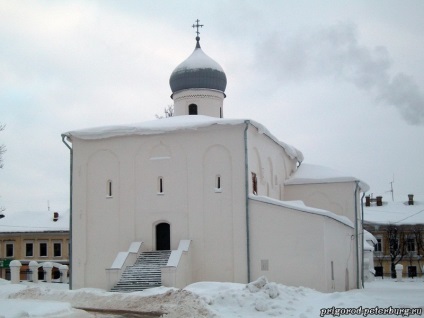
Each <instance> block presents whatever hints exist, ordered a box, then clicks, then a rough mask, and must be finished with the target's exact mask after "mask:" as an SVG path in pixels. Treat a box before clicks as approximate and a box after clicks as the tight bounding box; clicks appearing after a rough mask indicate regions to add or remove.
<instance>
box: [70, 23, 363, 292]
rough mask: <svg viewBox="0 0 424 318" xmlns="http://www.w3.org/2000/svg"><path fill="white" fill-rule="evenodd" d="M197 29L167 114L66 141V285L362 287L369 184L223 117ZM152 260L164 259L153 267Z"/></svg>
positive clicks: (219, 85) (216, 69) (217, 78)
mask: <svg viewBox="0 0 424 318" xmlns="http://www.w3.org/2000/svg"><path fill="white" fill-rule="evenodd" d="M196 27H197V37H196V47H195V49H194V52H193V53H192V54H191V55H190V56H189V57H188V58H187V59H186V60H185V61H183V62H182V63H181V64H180V65H178V66H177V68H176V69H175V70H174V71H173V72H172V74H171V77H170V81H169V82H170V87H171V90H172V95H171V97H172V99H173V101H174V115H173V116H172V117H168V118H163V119H156V120H152V121H147V122H143V123H140V124H137V125H118V126H110V127H99V128H91V129H84V130H77V131H70V132H67V133H64V134H63V135H62V139H63V142H64V143H65V144H66V146H67V147H68V148H69V149H70V154H71V159H70V161H71V264H70V266H71V273H72V274H71V288H72V289H77V288H82V287H95V288H103V289H107V290H111V289H112V290H113V289H114V288H115V290H119V288H116V286H118V287H119V286H122V288H124V287H125V286H126V288H127V290H129V289H128V288H129V287H128V286H130V287H131V286H132V287H133V288H134V289H133V290H137V286H142V285H143V284H144V285H143V286H144V287H143V288H145V287H146V284H147V287H149V286H151V287H153V286H158V285H164V286H174V287H179V288H182V287H184V286H186V285H188V284H191V283H193V282H199V281H218V282H238V283H248V282H251V281H254V280H256V279H257V278H259V277H261V276H266V277H267V279H268V280H269V281H274V282H277V283H282V284H286V285H292V286H306V287H311V288H314V289H317V290H319V291H325V292H331V291H345V290H349V289H353V288H361V286H362V275H363V273H362V253H363V250H362V244H363V242H362V235H363V230H362V226H361V224H362V219H361V217H362V207H361V202H362V199H361V198H362V197H363V193H364V192H365V191H368V186H367V185H366V184H365V183H364V182H362V181H361V180H358V179H357V178H354V177H351V176H347V175H344V174H341V173H339V172H336V171H334V170H332V169H329V168H323V167H320V166H315V165H308V164H302V161H303V154H302V153H301V152H300V151H299V150H298V149H296V148H295V147H293V146H290V145H288V144H285V143H284V142H282V141H280V140H278V138H277V137H276V136H274V135H272V133H270V132H269V131H268V130H267V129H266V128H265V127H264V126H262V125H261V124H260V123H258V122H255V121H253V120H249V119H226V118H223V114H224V111H223V109H224V99H225V97H226V95H225V88H226V84H227V79H226V75H225V73H224V71H223V68H222V67H221V66H220V65H219V64H218V63H217V62H215V61H214V60H213V59H211V58H210V57H209V56H207V55H206V54H205V53H204V52H203V50H202V48H201V47H200V38H199V32H198V27H199V24H198V21H197V25H196ZM155 255H156V256H155ZM158 255H159V256H158ZM148 256H149V257H150V258H152V257H153V258H154V257H156V258H159V259H161V261H158V264H156V265H155V266H156V269H153V267H154V265H149V264H150V263H149V262H151V261H149V260H148V259H149V257H148ZM143 262H147V263H148V264H147V263H146V264H145V265H143ZM128 273H131V275H130V274H128ZM153 276H155V277H156V278H155V279H156V281H154V277H153ZM141 277H144V278H143V279H141ZM149 277H150V278H149ZM152 277H153V278H152ZM149 279H151V280H150V281H149ZM119 284H121V285H119ZM143 288H140V289H143Z"/></svg>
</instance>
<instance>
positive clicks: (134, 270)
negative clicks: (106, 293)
mask: <svg viewBox="0 0 424 318" xmlns="http://www.w3.org/2000/svg"><path fill="white" fill-rule="evenodd" d="M170 255H171V251H152V252H143V253H141V254H140V255H139V256H138V258H137V260H136V262H135V264H134V265H133V266H128V267H127V268H126V269H125V270H124V272H123V273H122V276H121V279H120V280H119V282H118V283H117V284H116V285H115V286H114V287H113V288H112V289H111V291H113V292H133V291H142V290H145V289H147V288H153V287H159V286H161V285H162V279H161V278H162V277H161V267H163V266H166V264H167V263H168V259H169V256H170Z"/></svg>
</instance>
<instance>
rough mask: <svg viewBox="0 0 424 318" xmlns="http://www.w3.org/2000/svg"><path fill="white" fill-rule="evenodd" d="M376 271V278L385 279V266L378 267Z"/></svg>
mask: <svg viewBox="0 0 424 318" xmlns="http://www.w3.org/2000/svg"><path fill="white" fill-rule="evenodd" d="M374 269H375V277H383V266H376V267H374Z"/></svg>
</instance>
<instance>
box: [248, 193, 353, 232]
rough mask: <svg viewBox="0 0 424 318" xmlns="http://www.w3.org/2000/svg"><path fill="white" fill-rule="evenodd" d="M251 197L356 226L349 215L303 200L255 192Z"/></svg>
mask: <svg viewBox="0 0 424 318" xmlns="http://www.w3.org/2000/svg"><path fill="white" fill-rule="evenodd" d="M249 199H251V200H255V201H260V202H264V203H270V204H273V205H278V206H282V207H285V208H289V209H293V210H297V211H299V212H304V213H311V214H317V215H321V216H326V217H328V218H331V219H333V220H336V221H338V222H340V223H343V224H345V225H347V226H349V227H351V228H353V227H354V226H353V223H352V221H350V220H349V219H348V218H347V217H345V216H342V215H337V214H335V213H333V212H330V211H327V210H322V209H318V208H313V207H310V206H307V205H305V203H303V201H280V200H277V199H272V198H270V197H265V196H260V195H253V194H250V195H249Z"/></svg>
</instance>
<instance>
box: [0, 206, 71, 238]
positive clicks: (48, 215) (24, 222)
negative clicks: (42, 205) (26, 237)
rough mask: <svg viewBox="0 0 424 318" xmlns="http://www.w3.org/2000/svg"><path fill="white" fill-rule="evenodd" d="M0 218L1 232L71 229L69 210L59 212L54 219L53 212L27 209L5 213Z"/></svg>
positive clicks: (60, 230)
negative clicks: (55, 219) (25, 210)
mask: <svg viewBox="0 0 424 318" xmlns="http://www.w3.org/2000/svg"><path fill="white" fill-rule="evenodd" d="M4 215H5V217H4V218H2V219H0V233H14V232H19V233H23V232H62V231H69V212H59V218H58V220H57V221H56V222H55V221H53V212H49V211H27V212H13V213H4Z"/></svg>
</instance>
